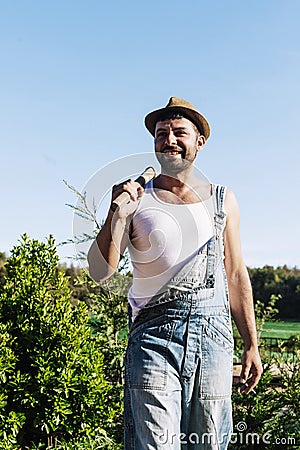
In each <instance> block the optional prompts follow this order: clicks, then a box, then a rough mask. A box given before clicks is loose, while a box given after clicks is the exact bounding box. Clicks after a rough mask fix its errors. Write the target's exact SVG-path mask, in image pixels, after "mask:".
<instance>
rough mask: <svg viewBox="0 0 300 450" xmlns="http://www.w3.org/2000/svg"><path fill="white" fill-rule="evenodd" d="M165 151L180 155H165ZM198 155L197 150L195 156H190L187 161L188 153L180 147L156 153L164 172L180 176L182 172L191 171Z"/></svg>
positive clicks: (167, 148) (168, 148)
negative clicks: (175, 152)
mask: <svg viewBox="0 0 300 450" xmlns="http://www.w3.org/2000/svg"><path fill="white" fill-rule="evenodd" d="M165 150H171V151H172V150H173V151H178V152H179V153H178V155H177V156H172V155H169V154H168V153H164V151H165ZM196 154H197V151H196V150H195V152H193V156H192V155H189V156H188V159H186V152H185V151H184V150H183V149H182V148H179V147H176V148H175V147H166V148H164V149H163V151H162V152H155V155H156V158H157V160H158V162H159V164H160V165H161V168H162V171H163V172H164V173H165V174H167V175H168V174H169V175H175V174H179V173H180V172H183V171H186V170H187V169H189V168H190V167H191V165H192V164H193V162H194V160H195V158H196Z"/></svg>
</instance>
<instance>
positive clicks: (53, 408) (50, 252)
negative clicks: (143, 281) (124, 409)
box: [0, 235, 119, 449]
mask: <svg viewBox="0 0 300 450" xmlns="http://www.w3.org/2000/svg"><path fill="white" fill-rule="evenodd" d="M57 263H58V256H57V254H56V249H55V243H54V240H53V238H52V237H50V238H49V239H48V241H47V242H46V243H41V242H38V241H36V240H30V239H29V238H28V236H26V235H24V236H22V238H21V241H20V243H19V244H18V245H16V246H15V247H14V248H13V250H12V255H11V257H10V258H9V260H8V261H7V263H6V270H7V275H6V279H5V283H4V285H3V290H2V292H1V294H0V328H1V336H2V338H1V342H0V406H1V412H0V442H1V444H0V448H2V449H10V448H22V449H25V448H28V447H29V448H31V446H34V445H36V446H38V448H39V449H42V448H46V446H50V445H56V443H58V441H61V440H62V441H68V440H72V439H73V440H74V439H76V440H80V439H83V438H84V439H93V438H95V439H96V438H97V441H98V443H99V445H98V448H107V449H108V448H114V449H116V448H117V446H115V445H113V446H110V444H109V443H110V442H111V439H110V435H113V428H114V418H115V416H116V415H117V414H119V410H118V409H117V411H116V410H115V409H114V405H113V404H110V403H109V402H108V400H109V398H110V396H111V393H112V390H113V386H112V384H111V383H110V382H109V381H107V379H106V378H105V376H104V373H103V372H104V368H103V355H102V353H101V348H102V346H103V341H102V337H101V335H100V334H92V333H91V327H90V323H89V315H88V311H87V306H86V305H85V304H84V303H83V302H80V303H79V304H78V305H77V306H74V305H72V302H71V301H70V298H71V293H70V289H69V287H68V279H67V277H66V276H65V275H64V274H63V273H62V271H60V270H58V268H57ZM117 408H118V407H117ZM74 448H75V447H74ZM90 448H91V447H90Z"/></svg>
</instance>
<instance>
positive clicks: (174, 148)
mask: <svg viewBox="0 0 300 450" xmlns="http://www.w3.org/2000/svg"><path fill="white" fill-rule="evenodd" d="M165 151H174V152H180V153H182V152H183V150H182V148H181V147H179V146H178V145H165V146H164V147H163V148H162V149H161V152H162V153H163V152H165Z"/></svg>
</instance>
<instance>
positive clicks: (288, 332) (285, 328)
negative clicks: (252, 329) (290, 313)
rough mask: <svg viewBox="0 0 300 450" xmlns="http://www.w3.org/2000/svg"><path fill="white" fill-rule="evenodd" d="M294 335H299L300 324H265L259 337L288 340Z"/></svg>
mask: <svg viewBox="0 0 300 450" xmlns="http://www.w3.org/2000/svg"><path fill="white" fill-rule="evenodd" d="M294 334H300V322H266V323H265V324H264V328H263V331H262V334H261V337H263V338H267V337H270V338H278V339H288V338H289V337H290V336H292V335H294Z"/></svg>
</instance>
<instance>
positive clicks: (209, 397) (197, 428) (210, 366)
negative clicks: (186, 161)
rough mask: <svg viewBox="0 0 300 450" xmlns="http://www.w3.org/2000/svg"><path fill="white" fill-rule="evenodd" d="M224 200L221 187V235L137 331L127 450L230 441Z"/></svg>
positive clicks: (216, 191) (133, 333)
mask: <svg viewBox="0 0 300 450" xmlns="http://www.w3.org/2000/svg"><path fill="white" fill-rule="evenodd" d="M224 196H225V188H224V186H220V185H213V199H214V223H215V235H214V236H213V237H212V238H211V239H210V240H209V241H208V243H207V244H206V245H205V246H204V247H203V248H202V249H201V250H199V252H198V254H197V255H196V256H195V257H194V258H193V260H192V261H191V262H190V263H189V264H188V265H186V266H185V267H184V268H183V269H182V270H181V271H180V272H179V273H178V274H177V275H176V276H174V277H173V279H172V280H170V282H169V283H168V285H167V286H166V289H165V291H164V292H163V293H161V294H159V295H157V296H155V297H153V298H152V299H151V301H150V302H149V303H148V304H147V305H146V306H145V307H144V308H143V309H142V310H141V311H140V312H139V314H138V315H137V317H136V319H135V321H134V322H133V325H132V326H131V329H130V335H129V341H128V347H127V352H126V362H125V412H124V415H125V450H144V449H149V450H150V449H151V450H179V449H185V450H187V449H195V450H196V449H221V450H224V449H226V448H227V445H228V442H229V441H230V436H231V431H232V415H231V385H232V354H233V338H232V330H231V319H230V309H229V297H228V285H227V280H226V274H225V268H224V244H223V231H224V227H225V214H224V210H223V201H224ZM199 280H200V282H199ZM195 285H196V287H194V286H195Z"/></svg>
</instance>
